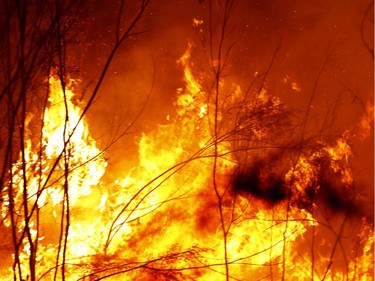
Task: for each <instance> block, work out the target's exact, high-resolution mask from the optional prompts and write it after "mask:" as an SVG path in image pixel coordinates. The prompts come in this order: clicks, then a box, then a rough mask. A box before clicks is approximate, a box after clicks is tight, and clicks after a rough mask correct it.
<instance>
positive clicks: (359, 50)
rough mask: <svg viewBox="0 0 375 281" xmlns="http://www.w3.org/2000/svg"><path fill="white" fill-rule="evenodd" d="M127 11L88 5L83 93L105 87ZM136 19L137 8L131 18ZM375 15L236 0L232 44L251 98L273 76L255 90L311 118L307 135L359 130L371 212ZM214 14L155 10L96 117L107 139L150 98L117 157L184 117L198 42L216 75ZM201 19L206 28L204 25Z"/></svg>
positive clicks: (331, 5) (185, 8)
mask: <svg viewBox="0 0 375 281" xmlns="http://www.w3.org/2000/svg"><path fill="white" fill-rule="evenodd" d="M118 7H119V3H118V1H114V0H111V1H91V2H88V4H87V13H86V15H85V20H84V23H83V24H82V26H81V27H79V28H78V33H79V34H80V40H81V43H82V44H81V47H80V48H81V49H80V52H79V54H80V60H79V63H78V64H79V69H80V72H79V75H78V76H79V77H80V78H81V79H82V81H83V83H82V87H83V88H84V87H87V88H90V83H91V82H95V79H97V77H98V74H99V73H100V71H101V69H102V68H103V64H104V62H105V60H106V58H107V56H108V54H109V51H110V49H111V47H112V46H113V40H114V33H113V30H114V27H115V25H116V16H117V14H118ZM223 8H224V1H213V6H212V22H211V23H212V25H211V29H212V35H213V37H212V38H213V39H212V45H213V46H214V47H213V49H214V50H213V51H214V52H215V50H216V49H215V48H216V47H217V43H218V38H219V31H220V27H221V20H222V17H223V15H222V11H223ZM131 11H132V7H130V8H129V10H128V11H127V12H128V13H129V14H130V13H131ZM372 11H373V6H372V2H371V1H367V0H361V1H349V0H348V1H339V2H338V1H285V0H277V1H234V5H233V7H232V10H231V12H230V14H229V20H228V26H227V27H228V28H227V30H228V31H227V32H226V35H225V40H224V48H229V46H231V51H230V54H229V56H228V61H227V65H226V77H227V78H226V79H228V80H229V81H231V82H232V83H236V84H238V85H239V86H240V87H241V88H242V89H243V90H244V89H247V88H248V87H249V85H250V84H251V83H252V81H254V77H255V76H256V75H260V76H262V75H263V76H262V77H264V75H265V74H266V73H267V76H266V78H265V79H264V80H259V81H256V82H255V83H254V86H253V87H254V90H256V89H257V87H260V86H263V87H264V88H265V89H266V90H267V92H268V93H269V94H270V95H274V96H277V97H279V98H280V99H281V100H282V101H283V102H285V103H286V105H287V106H288V108H289V110H291V111H292V112H294V114H295V115H296V116H297V119H298V118H300V119H301V120H302V119H303V118H304V116H305V117H306V121H307V122H306V137H314V136H319V135H321V136H328V137H329V136H332V138H334V137H337V136H340V135H341V134H342V133H343V132H344V131H345V130H348V131H350V132H352V135H353V137H352V138H351V140H350V142H351V145H352V147H353V154H354V156H353V160H352V162H353V167H354V173H355V178H356V179H357V181H358V185H359V186H362V187H363V186H364V187H363V188H362V189H364V190H365V191H364V197H365V198H367V199H366V200H367V201H369V202H368V204H369V205H371V206H372V205H373V202H372V201H373V200H372V198H373V196H372V195H373V188H372V187H373V182H374V180H373V169H374V166H373V154H374V151H373V133H372V130H371V131H370V133H369V135H368V137H366V138H360V137H359V135H360V131H361V129H360V124H361V120H362V117H363V116H366V114H369V111H366V108H368V107H369V106H368V104H369V105H370V107H371V105H373V91H374V89H373V51H372V49H373V20H372V19H373V12H372ZM209 15H210V13H209V1H204V0H203V1H198V0H196V1H192V0H191V1H166V0H159V1H152V2H151V4H150V6H149V7H148V9H147V10H146V12H145V14H144V16H143V18H142V19H141V21H140V22H139V24H138V25H137V27H136V29H135V30H134V35H133V36H131V37H129V38H128V39H127V40H126V41H125V43H124V45H123V46H121V48H120V49H119V52H118V53H117V55H116V56H115V58H114V60H113V62H112V63H111V66H110V69H109V72H108V75H107V76H106V78H105V81H104V84H103V86H102V88H101V89H100V95H99V98H98V100H97V102H96V103H95V104H94V107H93V108H92V110H91V113H90V123H92V126H93V127H94V128H95V132H96V133H95V134H96V137H97V138H98V137H103V138H105V136H106V134H108V132H110V129H111V128H112V127H113V122H115V120H119V118H120V119H121V120H124V122H129V121H130V120H133V118H134V116H135V115H136V114H137V113H138V112H139V110H140V108H141V107H142V105H143V104H144V103H145V101H146V100H147V96H148V95H149V94H150V99H149V101H148V105H147V106H146V109H145V111H144V113H143V114H142V116H141V118H139V120H138V122H137V123H136V126H134V129H133V134H132V135H131V136H129V137H126V138H124V139H122V140H120V141H119V142H117V143H116V144H115V145H114V146H113V151H116V153H117V152H118V151H128V153H136V152H135V151H136V142H137V137H139V134H140V133H141V132H149V131H152V130H153V128H155V126H156V125H157V124H160V123H163V122H165V118H166V116H167V115H168V114H172V115H173V114H174V107H173V106H174V105H173V102H174V100H175V95H176V88H178V87H182V86H183V80H182V69H181V67H180V66H178V65H177V63H176V60H178V58H179V57H180V56H181V55H182V54H183V53H184V51H185V50H186V48H187V45H188V42H192V43H193V55H192V58H193V60H194V66H195V67H196V68H197V69H198V70H199V71H209V58H210V51H211V50H210V36H209V29H210V17H209ZM193 19H198V20H202V21H203V24H202V25H200V26H199V27H194V26H193ZM122 24H125V22H123V23H122ZM82 46H84V50H82ZM261 82H262V83H261ZM306 112H307V113H308V114H307V115H305V114H306ZM366 112H367V113H366ZM370 115H372V113H371V112H370ZM370 117H371V116H370ZM370 129H373V128H370ZM129 158H132V157H129ZM113 159H116V157H115V156H113ZM113 161H114V162H116V160H113ZM117 162H120V163H122V162H123V161H120V160H118V161H117Z"/></svg>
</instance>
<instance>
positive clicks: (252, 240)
mask: <svg viewBox="0 0 375 281" xmlns="http://www.w3.org/2000/svg"><path fill="white" fill-rule="evenodd" d="M197 24H200V22H198V21H197ZM191 51H192V47H191V46H189V48H188V50H187V51H186V53H185V54H184V55H183V56H182V57H181V58H180V59H179V60H178V64H179V65H181V66H182V67H183V68H184V83H185V86H184V87H183V88H181V89H178V90H177V96H176V100H175V108H176V113H175V114H174V116H172V117H170V118H169V119H168V123H167V124H164V125H159V126H157V128H155V130H153V131H152V132H151V133H149V134H143V135H142V137H141V139H140V141H139V163H138V165H137V166H136V167H134V168H132V169H131V170H130V171H128V172H126V173H124V174H122V175H117V177H116V178H117V179H116V180H115V181H114V182H106V180H105V178H104V175H105V173H110V172H111V171H109V169H108V171H107V163H106V161H105V159H104V156H103V153H102V152H101V151H100V149H99V148H98V147H97V145H96V142H95V140H94V139H93V138H92V137H91V136H90V134H89V127H88V125H87V123H86V121H85V119H83V118H81V115H82V109H80V108H79V107H78V106H77V105H75V104H74V103H73V100H74V94H73V90H72V88H69V87H67V88H65V89H63V88H62V86H61V83H60V81H59V80H58V79H56V78H53V77H52V78H51V79H50V97H49V105H48V107H47V108H46V110H45V112H44V115H43V122H42V123H43V129H42V138H41V140H35V139H33V138H32V136H31V133H30V135H29V138H28V140H27V147H26V150H25V151H26V153H25V155H24V158H25V159H26V161H23V160H22V155H21V156H20V159H19V161H18V162H17V163H15V164H14V166H13V167H12V171H11V174H12V179H11V181H10V182H9V185H8V186H7V187H6V189H5V191H6V192H4V193H3V198H2V201H3V202H4V203H3V204H2V205H1V207H2V209H1V215H2V217H3V220H4V224H5V226H6V231H8V232H10V231H11V229H12V228H13V229H14V230H15V231H14V233H15V236H16V238H17V239H18V240H19V241H21V242H22V243H21V246H20V248H19V251H20V255H19V256H20V258H21V261H20V262H19V263H20V264H21V266H22V272H23V278H24V279H27V276H28V275H30V274H31V272H30V268H31V267H30V261H32V260H33V257H38V258H37V260H36V261H37V266H36V269H37V272H36V276H37V279H38V280H52V279H53V278H54V276H55V277H56V278H57V279H62V278H63V277H62V275H63V274H64V278H65V279H66V280H99V279H100V278H107V279H108V280H201V281H203V280H229V279H233V280H259V279H270V280H272V279H274V280H281V279H286V280H323V279H326V280H371V278H372V273H371V272H372V271H373V253H372V252H373V231H372V229H371V228H370V227H369V226H368V222H366V221H363V224H362V228H361V229H360V230H359V231H358V235H357V240H356V241H351V242H350V243H352V244H353V247H351V248H347V247H344V246H343V245H342V243H343V242H342V241H341V240H342V239H343V238H342V237H341V235H342V234H343V233H344V228H346V227H347V226H346V225H345V221H344V222H342V227H341V228H339V232H337V231H336V229H335V228H334V226H333V224H330V223H331V222H329V221H328V220H326V221H324V219H325V218H326V217H325V215H324V214H323V212H322V211H321V209H320V207H319V206H320V205H319V204H320V202H321V201H320V200H323V201H324V198H326V197H325V193H322V190H325V189H326V188H327V186H329V184H331V183H330V182H329V181H322V180H321V179H322V178H327V177H331V178H337V181H338V182H339V183H340V184H341V185H339V186H341V187H342V189H343V190H342V192H349V191H350V189H351V187H352V186H353V175H352V172H351V169H350V165H349V159H350V157H351V155H352V153H351V150H350V146H349V145H348V143H347V140H348V139H349V136H348V134H344V135H343V136H341V137H339V138H337V139H336V140H334V141H333V142H332V143H328V142H326V141H325V140H323V139H322V140H318V141H317V142H316V144H315V145H314V146H313V148H311V149H308V150H305V151H301V150H298V149H296V152H294V154H293V157H291V158H290V160H287V159H286V158H285V156H278V157H275V159H280V158H281V160H280V161H281V163H288V169H286V171H284V172H283V173H279V172H278V169H277V168H276V167H273V166H272V165H269V166H267V165H266V166H265V168H266V169H262V168H261V166H262V165H263V164H264V163H265V162H264V160H257V159H261V158H262V157H264V156H267V157H268V156H270V157H274V156H272V155H273V154H274V152H273V150H272V151H271V149H269V148H265V149H264V148H263V149H262V148H258V149H255V148H256V147H265V144H266V143H267V142H268V141H269V139H270V138H273V135H272V134H273V132H272V131H273V129H272V128H273V127H272V126H280V123H277V124H276V125H275V124H274V123H272V122H271V121H272V120H276V119H275V118H277V120H279V121H280V122H285V124H286V122H287V120H286V119H285V118H284V117H285V116H286V111H285V106H284V105H283V103H282V102H281V101H280V99H278V98H276V97H273V96H271V95H269V94H268V93H267V91H266V90H264V89H263V90H262V91H261V92H260V93H259V94H258V95H256V97H255V98H254V99H253V100H246V99H245V95H244V94H243V93H242V91H241V89H240V87H239V86H238V85H231V86H227V85H225V84H221V85H220V87H222V89H221V90H222V91H223V92H225V91H227V92H228V93H227V94H226V95H225V96H223V97H222V98H221V99H220V100H218V101H216V103H215V102H214V101H213V100H212V97H211V96H212V95H210V92H209V90H206V89H205V88H204V87H203V86H202V81H201V80H200V78H197V77H202V76H204V74H199V75H196V74H195V75H194V71H195V70H194V69H193V64H192V63H191V62H190V54H191ZM227 89H229V90H227ZM245 100H246V102H244V101H245ZM238 104H242V106H237V105H238ZM215 106H218V107H219V108H220V111H219V115H217V116H216V115H215V110H214V108H215ZM233 109H237V111H236V113H235V114H233V113H232V112H233ZM30 118H31V117H30ZM215 118H217V120H218V121H219V123H220V128H219V130H218V133H217V134H214V133H213V130H214V129H213V128H214V122H215ZM223 120H225V122H224V121H223ZM38 144H39V147H40V149H36V147H38ZM215 147H216V148H217V153H215ZM245 148H246V149H245ZM249 151H251V152H249ZM252 151H254V152H252ZM215 158H216V159H215ZM215 160H216V161H215ZM275 161H276V160H275ZM277 161H279V160H277ZM243 163H245V164H243ZM253 163H256V165H255V164H254V165H253ZM261 164H262V165H261ZM214 165H216V169H215V174H213V166H214ZM267 169H268V170H267ZM254 171H255V172H254ZM249 174H251V175H253V176H254V178H249ZM270 174H272V175H274V174H275V175H276V174H278V175H279V177H278V178H276V177H275V178H273V177H271V178H270V177H269V175H270ZM322 175H323V176H322ZM213 177H215V183H216V184H217V186H216V189H215V188H214V187H213V181H212V178H213ZM255 181H256V182H255ZM332 185H333V184H332ZM254 186H257V187H262V186H267V188H266V189H262V188H261V189H259V188H255V187H254ZM268 186H270V188H268ZM275 186H277V187H278V188H277V189H275V188H274V187H275ZM254 188H255V189H254ZM25 190H27V196H26V197H25V194H24V192H25ZM217 191H219V192H220V194H221V196H217V193H216V192H217ZM276 195H277V196H276ZM315 198H316V200H315ZM321 198H323V199H321ZM25 222H26V223H25ZM26 228H31V230H27V229H26ZM340 231H341V232H340ZM25 232H28V233H31V234H32V237H29V238H27V237H25V235H24V233H25ZM327 232H329V233H330V234H329V235H331V236H335V237H336V238H334V239H327V241H326V240H324V239H323V238H324V237H325V235H327ZM322 237H323V238H322ZM328 240H329V241H334V242H333V243H331V242H329V241H328ZM323 248H324V251H322V252H321V251H320V250H321V249H323ZM354 249H355V253H354ZM338 253H339V254H338ZM340 253H342V255H341V256H345V258H341V259H340V257H337V256H338V255H340ZM2 255H3V254H2ZM14 258H15V256H13V259H14ZM336 261H337V262H336ZM12 263H15V260H12V259H10V258H9V259H8V260H6V262H5V264H6V266H3V267H1V275H2V276H5V278H7V279H12V276H13V273H12V272H13V269H12V268H11V264H12Z"/></svg>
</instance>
